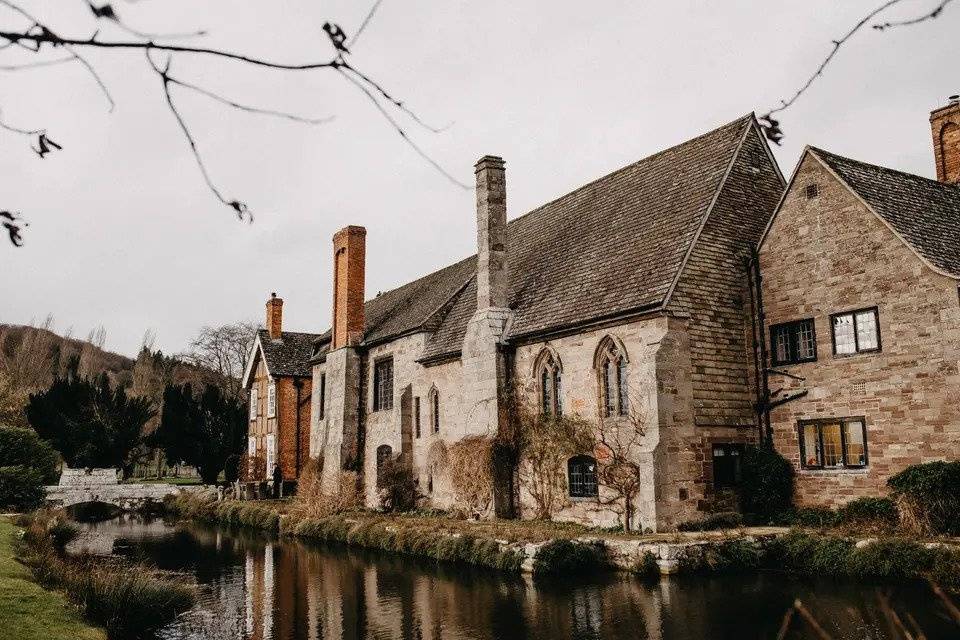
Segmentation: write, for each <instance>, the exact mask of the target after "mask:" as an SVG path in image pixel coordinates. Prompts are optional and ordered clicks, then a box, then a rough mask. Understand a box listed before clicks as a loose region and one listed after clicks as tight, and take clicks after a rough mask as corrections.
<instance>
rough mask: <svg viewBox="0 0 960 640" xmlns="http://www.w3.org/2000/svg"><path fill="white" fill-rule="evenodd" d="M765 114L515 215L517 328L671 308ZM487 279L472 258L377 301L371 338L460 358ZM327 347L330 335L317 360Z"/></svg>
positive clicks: (511, 298)
mask: <svg viewBox="0 0 960 640" xmlns="http://www.w3.org/2000/svg"><path fill="white" fill-rule="evenodd" d="M753 122H754V117H753V114H749V115H746V116H744V117H742V118H739V119H738V120H735V121H733V122H730V123H728V124H726V125H724V126H722V127H720V128H718V129H715V130H713V131H710V132H709V133H706V134H704V135H701V136H699V137H697V138H694V139H692V140H689V141H687V142H684V143H682V144H680V145H678V146H675V147H672V148H670V149H667V150H665V151H661V152H659V153H656V154H654V155H652V156H650V157H648V158H645V159H643V160H640V161H639V162H636V163H634V164H631V165H629V166H627V167H624V168H622V169H620V170H618V171H615V172H613V173H611V174H609V175H607V176H604V177H602V178H600V179H598V180H595V181H593V182H591V183H589V184H587V185H585V186H583V187H581V188H579V189H577V190H575V191H573V192H571V193H569V194H567V195H565V196H563V197H561V198H558V199H557V200H554V201H553V202H550V203H547V204H545V205H543V206H541V207H539V208H537V209H534V210H533V211H531V212H529V213H527V214H525V215H523V216H521V217H519V218H516V219H514V220H511V221H510V222H509V223H508V224H507V233H508V236H507V237H508V255H509V258H508V260H509V273H510V278H509V293H508V304H509V306H510V308H511V309H513V310H514V311H515V313H516V317H515V321H514V323H513V326H512V329H511V336H512V337H516V336H521V335H525V334H531V333H538V332H543V331H549V330H552V329H558V328H562V327H567V326H575V325H577V324H582V323H585V322H589V321H591V320H596V319H599V318H603V317H607V316H613V315H618V314H623V313H630V312H634V311H640V310H643V309H648V308H655V307H657V306H659V305H660V304H662V303H663V302H664V299H665V297H666V295H667V293H668V292H669V290H670V287H671V285H672V284H673V282H674V280H675V279H676V277H677V274H678V272H679V270H680V268H681V266H682V264H683V261H684V258H685V256H686V255H687V252H688V251H689V249H690V246H691V243H692V242H693V239H694V237H695V236H696V234H697V231H698V229H699V228H700V225H701V223H702V222H703V219H704V216H705V215H706V213H707V212H708V210H709V208H710V205H711V203H712V201H713V198H714V196H715V195H716V193H717V191H718V189H719V187H720V184H721V182H722V180H723V178H724V175H725V174H726V172H727V168H728V167H729V166H730V164H731V162H732V160H733V156H734V153H735V152H736V150H737V148H738V146H739V144H740V142H741V140H742V139H743V137H744V135H745V134H746V132H747V129H748V128H749V127H750V126H751V125H752V123H753ZM508 199H509V198H508ZM475 275H476V256H471V257H469V258H465V259H464V260H461V261H459V262H457V263H455V264H453V265H450V266H448V267H445V268H443V269H440V270H439V271H436V272H434V273H431V274H429V275H427V276H424V277H423V278H420V279H418V280H415V281H413V282H410V283H408V284H406V285H403V286H401V287H398V288H397V289H393V290H391V291H387V292H385V293H383V294H380V295H378V296H377V297H376V298H373V299H371V300H368V301H367V302H366V307H365V312H366V326H367V331H366V335H365V336H364V341H365V343H367V344H370V343H374V342H381V341H384V340H389V339H392V338H394V337H396V336H399V335H401V334H403V333H408V332H412V331H418V330H427V331H430V332H431V333H432V335H431V337H430V339H429V341H428V343H427V347H426V350H425V352H424V353H423V354H422V358H423V359H425V360H426V359H439V358H443V357H445V356H452V355H455V354H456V353H457V352H459V350H460V346H461V343H462V342H463V336H464V333H465V332H466V326H467V323H468V322H469V320H470V318H471V316H472V315H473V313H474V312H475V311H476V282H475ZM328 334H329V332H328ZM328 334H324V339H327V340H328V339H329V336H328ZM318 337H319V336H318ZM326 348H327V345H324V344H323V340H318V341H317V351H316V352H315V354H314V357H315V359H321V358H322V356H323V354H324V353H325V350H326Z"/></svg>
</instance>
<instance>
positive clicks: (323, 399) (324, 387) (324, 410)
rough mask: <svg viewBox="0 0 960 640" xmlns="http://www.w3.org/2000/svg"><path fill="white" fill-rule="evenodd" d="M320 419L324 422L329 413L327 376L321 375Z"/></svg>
mask: <svg viewBox="0 0 960 640" xmlns="http://www.w3.org/2000/svg"><path fill="white" fill-rule="evenodd" d="M319 413H320V415H319V418H320V420H323V418H324V417H325V416H326V413H327V374H326V373H321V374H320V407H319Z"/></svg>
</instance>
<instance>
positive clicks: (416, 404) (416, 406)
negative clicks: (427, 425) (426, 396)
mask: <svg viewBox="0 0 960 640" xmlns="http://www.w3.org/2000/svg"><path fill="white" fill-rule="evenodd" d="M413 429H414V434H415V437H416V438H417V439H419V438H420V396H414V398H413Z"/></svg>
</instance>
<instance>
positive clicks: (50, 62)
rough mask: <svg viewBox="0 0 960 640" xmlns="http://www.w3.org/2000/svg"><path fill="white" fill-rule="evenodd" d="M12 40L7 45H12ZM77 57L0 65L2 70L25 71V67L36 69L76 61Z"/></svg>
mask: <svg viewBox="0 0 960 640" xmlns="http://www.w3.org/2000/svg"><path fill="white" fill-rule="evenodd" d="M12 44H13V43H12V42H9V43H7V45H6V46H10V45H12ZM76 61H77V59H76V58H75V57H73V56H67V57H66V58H55V59H53V60H39V61H36V62H24V63H23V64H3V65H0V71H23V70H24V69H36V68H37V67H52V66H54V65H58V64H65V63H68V62H76Z"/></svg>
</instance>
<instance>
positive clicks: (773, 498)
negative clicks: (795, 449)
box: [740, 445, 793, 521]
mask: <svg viewBox="0 0 960 640" xmlns="http://www.w3.org/2000/svg"><path fill="white" fill-rule="evenodd" d="M740 473H741V482H740V505H741V507H742V508H743V510H744V512H746V513H749V514H752V515H754V516H757V517H759V518H761V519H764V520H767V521H769V520H770V518H772V517H773V516H775V515H777V514H778V513H781V512H783V511H787V510H789V509H790V508H791V507H792V505H793V465H792V464H790V462H789V461H787V459H786V458H784V457H783V456H781V455H780V454H779V453H777V452H776V451H775V450H774V449H773V447H772V446H770V445H760V446H754V445H749V446H747V447H745V448H744V451H743V456H741V458H740Z"/></svg>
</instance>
